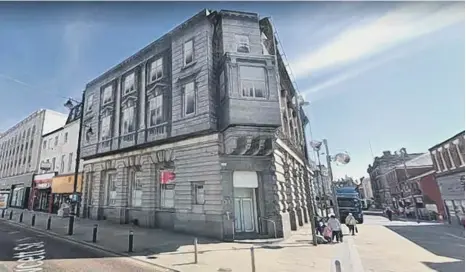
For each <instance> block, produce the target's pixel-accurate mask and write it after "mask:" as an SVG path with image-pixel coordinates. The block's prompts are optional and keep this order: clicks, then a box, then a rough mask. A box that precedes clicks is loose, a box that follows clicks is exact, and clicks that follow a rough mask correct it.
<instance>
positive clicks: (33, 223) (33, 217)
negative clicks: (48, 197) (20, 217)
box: [31, 214, 36, 227]
mask: <svg viewBox="0 0 466 272" xmlns="http://www.w3.org/2000/svg"><path fill="white" fill-rule="evenodd" d="M35 225H36V215H35V214H33V215H32V219H31V226H33V227H34V226H35Z"/></svg>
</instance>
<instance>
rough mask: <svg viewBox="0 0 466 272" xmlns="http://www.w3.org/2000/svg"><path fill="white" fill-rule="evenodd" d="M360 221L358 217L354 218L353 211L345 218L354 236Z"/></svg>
mask: <svg viewBox="0 0 466 272" xmlns="http://www.w3.org/2000/svg"><path fill="white" fill-rule="evenodd" d="M357 223H358V221H356V218H354V216H353V214H352V213H349V214H348V216H347V217H346V218H345V224H346V226H347V227H348V229H349V231H350V233H351V235H353V236H354V230H355V228H356V224H357Z"/></svg>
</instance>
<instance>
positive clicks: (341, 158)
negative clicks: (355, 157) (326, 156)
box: [335, 152, 351, 165]
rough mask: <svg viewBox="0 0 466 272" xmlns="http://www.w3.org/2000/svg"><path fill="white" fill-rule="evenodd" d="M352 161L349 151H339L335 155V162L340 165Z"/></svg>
mask: <svg viewBox="0 0 466 272" xmlns="http://www.w3.org/2000/svg"><path fill="white" fill-rule="evenodd" d="M350 161H351V158H350V156H349V155H348V153H346V152H345V153H338V154H336V155H335V162H336V163H337V164H340V165H345V164H348V163H349V162H350Z"/></svg>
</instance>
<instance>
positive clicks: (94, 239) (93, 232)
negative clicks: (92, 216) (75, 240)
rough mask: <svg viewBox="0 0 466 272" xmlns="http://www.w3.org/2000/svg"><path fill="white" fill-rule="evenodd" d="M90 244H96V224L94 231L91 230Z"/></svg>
mask: <svg viewBox="0 0 466 272" xmlns="http://www.w3.org/2000/svg"><path fill="white" fill-rule="evenodd" d="M92 242H93V243H96V242H97V224H95V225H94V229H92Z"/></svg>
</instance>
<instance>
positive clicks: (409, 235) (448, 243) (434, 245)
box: [385, 225, 465, 272]
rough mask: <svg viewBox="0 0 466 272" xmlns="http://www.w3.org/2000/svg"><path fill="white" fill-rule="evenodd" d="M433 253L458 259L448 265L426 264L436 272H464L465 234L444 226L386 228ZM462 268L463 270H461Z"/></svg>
mask: <svg viewBox="0 0 466 272" xmlns="http://www.w3.org/2000/svg"><path fill="white" fill-rule="evenodd" d="M385 227H386V228H388V229H390V230H391V231H393V232H395V233H397V234H398V235H401V236H403V237H404V238H406V239H408V240H410V241H411V242H413V243H415V244H416V245H418V246H420V247H422V248H424V249H425V250H428V251H430V252H431V253H433V254H435V255H438V256H443V257H448V258H453V259H457V260H458V261H455V262H448V263H429V262H425V263H424V264H425V265H426V266H428V267H430V268H432V269H435V270H436V271H442V272H444V271H445V272H450V271H452V272H453V271H464V265H465V262H464V259H465V258H464V238H462V239H461V238H460V237H464V233H461V232H460V230H456V229H452V228H451V227H448V226H444V225H415V226H412V225H411V226H385ZM460 268H461V269H460Z"/></svg>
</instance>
